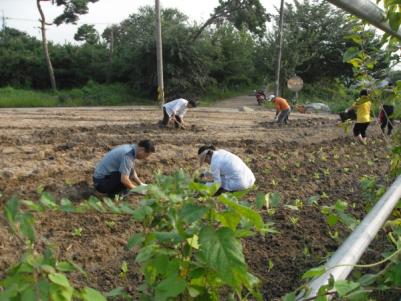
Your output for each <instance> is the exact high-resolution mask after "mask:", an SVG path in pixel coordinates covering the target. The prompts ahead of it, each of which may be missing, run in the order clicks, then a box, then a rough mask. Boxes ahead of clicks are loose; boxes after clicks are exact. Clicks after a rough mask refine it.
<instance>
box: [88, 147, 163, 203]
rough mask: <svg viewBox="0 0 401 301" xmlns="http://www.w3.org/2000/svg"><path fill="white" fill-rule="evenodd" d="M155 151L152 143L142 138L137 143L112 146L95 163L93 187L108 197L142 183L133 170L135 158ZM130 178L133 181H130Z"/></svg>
mask: <svg viewBox="0 0 401 301" xmlns="http://www.w3.org/2000/svg"><path fill="white" fill-rule="evenodd" d="M154 152H155V146H154V144H153V143H152V142H151V141H149V140H142V141H140V142H139V143H138V144H124V145H120V146H117V147H115V148H113V149H112V150H111V151H110V152H108V153H107V154H106V155H105V156H104V157H103V159H102V160H101V161H100V162H99V163H98V164H97V165H96V169H95V173H94V175H93V182H94V185H95V189H96V190H97V191H99V192H101V193H106V194H107V195H108V196H109V197H114V196H115V195H116V194H121V193H125V192H128V191H129V190H131V189H133V188H135V184H137V185H146V184H144V183H143V182H142V181H141V180H140V179H139V178H138V175H137V174H136V172H135V160H136V159H140V160H146V159H147V158H148V157H149V155H150V154H152V153H154ZM131 179H132V180H133V181H134V182H135V184H133V183H132V181H131Z"/></svg>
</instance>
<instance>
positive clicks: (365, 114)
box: [348, 89, 372, 145]
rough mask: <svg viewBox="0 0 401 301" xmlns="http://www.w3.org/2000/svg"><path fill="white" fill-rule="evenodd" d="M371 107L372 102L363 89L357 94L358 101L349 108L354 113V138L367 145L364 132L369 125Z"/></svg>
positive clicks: (366, 91)
mask: <svg viewBox="0 0 401 301" xmlns="http://www.w3.org/2000/svg"><path fill="white" fill-rule="evenodd" d="M371 107H372V102H371V101H370V98H369V96H368V90H366V89H363V90H361V92H360V93H359V98H358V100H357V101H356V102H355V103H354V104H353V105H352V107H351V108H349V109H348V111H349V110H351V109H354V110H355V111H356V123H355V125H354V137H355V139H356V140H358V141H359V142H360V143H362V144H365V145H366V143H367V140H366V130H367V128H368V126H369V124H370V109H371Z"/></svg>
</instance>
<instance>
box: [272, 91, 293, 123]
mask: <svg viewBox="0 0 401 301" xmlns="http://www.w3.org/2000/svg"><path fill="white" fill-rule="evenodd" d="M269 100H270V101H272V102H273V103H274V106H275V108H276V117H275V119H274V120H277V122H278V123H285V124H287V123H288V117H289V116H290V112H291V107H290V105H289V104H288V101H287V100H286V99H284V98H282V97H278V96H274V95H270V96H269Z"/></svg>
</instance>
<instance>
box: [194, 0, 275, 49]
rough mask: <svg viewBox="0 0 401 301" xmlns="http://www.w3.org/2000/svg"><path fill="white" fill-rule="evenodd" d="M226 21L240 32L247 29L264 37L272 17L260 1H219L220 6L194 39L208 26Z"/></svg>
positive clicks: (196, 33) (198, 30)
mask: <svg viewBox="0 0 401 301" xmlns="http://www.w3.org/2000/svg"><path fill="white" fill-rule="evenodd" d="M224 21H228V22H230V23H232V24H233V25H234V26H235V27H236V28H237V29H239V30H241V29H242V28H246V29H248V30H249V31H250V32H252V33H255V34H257V35H259V36H262V35H263V34H264V33H265V32H266V22H267V21H270V16H269V14H267V13H266V10H265V8H264V7H263V5H262V4H261V3H260V1H259V0H219V5H218V6H217V7H216V8H215V9H214V12H213V13H212V14H211V15H210V17H209V19H208V20H207V21H206V22H205V23H204V24H203V25H202V26H200V27H199V29H197V30H196V31H195V33H194V34H193V37H192V39H193V40H194V41H195V40H196V39H197V38H198V37H199V36H200V35H201V33H202V32H203V31H204V30H205V29H206V28H207V27H208V26H210V25H212V24H221V23H222V22H224Z"/></svg>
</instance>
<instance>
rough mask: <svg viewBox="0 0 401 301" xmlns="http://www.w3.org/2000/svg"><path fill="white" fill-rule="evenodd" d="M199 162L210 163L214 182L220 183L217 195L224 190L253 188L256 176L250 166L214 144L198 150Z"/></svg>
mask: <svg viewBox="0 0 401 301" xmlns="http://www.w3.org/2000/svg"><path fill="white" fill-rule="evenodd" d="M198 157H199V162H200V164H201V165H202V164H203V163H205V162H206V163H208V164H210V171H211V176H212V177H213V182H210V183H206V184H207V185H212V184H214V183H218V184H220V188H219V190H218V191H217V192H216V194H215V195H220V194H222V193H224V192H233V191H239V190H245V189H248V188H251V187H252V186H253V184H254V183H255V176H254V175H253V173H252V171H251V170H250V169H249V167H248V166H246V164H245V163H244V162H243V161H242V160H241V159H240V158H239V157H238V156H236V155H234V154H232V153H230V152H228V151H226V150H224V149H219V150H216V148H215V147H214V146H213V145H204V146H202V147H200V148H199V150H198Z"/></svg>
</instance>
